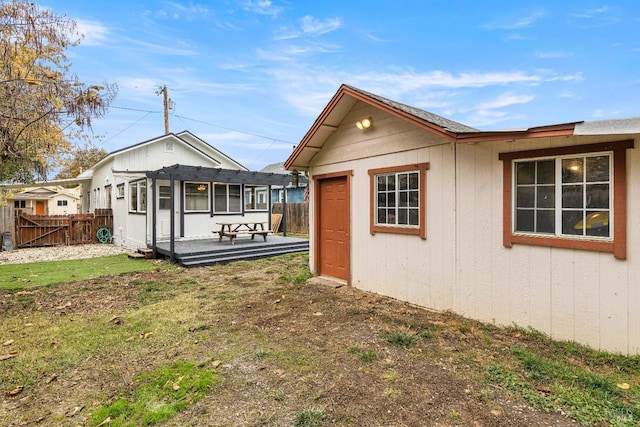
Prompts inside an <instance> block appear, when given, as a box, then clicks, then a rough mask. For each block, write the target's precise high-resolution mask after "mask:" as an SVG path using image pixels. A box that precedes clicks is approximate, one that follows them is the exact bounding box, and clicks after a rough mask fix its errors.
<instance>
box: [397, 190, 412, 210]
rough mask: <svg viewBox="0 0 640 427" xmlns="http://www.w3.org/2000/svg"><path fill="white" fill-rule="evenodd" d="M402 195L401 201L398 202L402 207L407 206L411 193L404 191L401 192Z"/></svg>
mask: <svg viewBox="0 0 640 427" xmlns="http://www.w3.org/2000/svg"><path fill="white" fill-rule="evenodd" d="M399 196H400V201H399V202H398V206H400V207H406V206H408V205H409V195H408V194H407V192H406V191H403V192H402V193H400V194H399Z"/></svg>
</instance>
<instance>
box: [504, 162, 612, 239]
mask: <svg viewBox="0 0 640 427" xmlns="http://www.w3.org/2000/svg"><path fill="white" fill-rule="evenodd" d="M612 170H613V168H612V154H611V153H596V154H589V155H580V156H576V155H571V156H567V157H555V158H546V159H536V160H519V161H516V162H514V175H515V179H514V185H515V188H514V194H515V203H514V206H515V212H514V216H513V217H514V225H513V228H514V231H515V232H516V233H533V234H546V235H553V236H571V237H587V238H594V237H604V238H608V239H610V238H611V237H612V234H611V227H610V222H611V220H613V215H610V213H611V210H612V204H611V201H612V193H611V192H612V191H613V186H612V185H611V184H612Z"/></svg>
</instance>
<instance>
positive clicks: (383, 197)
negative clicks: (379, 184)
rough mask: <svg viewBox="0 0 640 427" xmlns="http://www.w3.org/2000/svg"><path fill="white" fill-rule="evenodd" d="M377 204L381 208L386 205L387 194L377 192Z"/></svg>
mask: <svg viewBox="0 0 640 427" xmlns="http://www.w3.org/2000/svg"><path fill="white" fill-rule="evenodd" d="M378 206H380V207H383V208H384V207H386V206H387V195H386V194H385V193H378Z"/></svg>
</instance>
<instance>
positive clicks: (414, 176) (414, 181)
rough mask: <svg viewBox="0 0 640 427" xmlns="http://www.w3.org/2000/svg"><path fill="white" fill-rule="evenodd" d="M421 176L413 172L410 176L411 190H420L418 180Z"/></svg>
mask: <svg viewBox="0 0 640 427" xmlns="http://www.w3.org/2000/svg"><path fill="white" fill-rule="evenodd" d="M419 177H420V174H419V173H418V172H412V173H410V174H409V189H411V190H417V189H418V178H419Z"/></svg>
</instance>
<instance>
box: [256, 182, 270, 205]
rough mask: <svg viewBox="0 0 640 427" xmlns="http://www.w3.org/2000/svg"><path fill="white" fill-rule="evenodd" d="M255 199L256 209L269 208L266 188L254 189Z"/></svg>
mask: <svg viewBox="0 0 640 427" xmlns="http://www.w3.org/2000/svg"><path fill="white" fill-rule="evenodd" d="M256 199H257V204H256V208H257V209H268V208H269V189H268V187H258V188H256Z"/></svg>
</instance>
